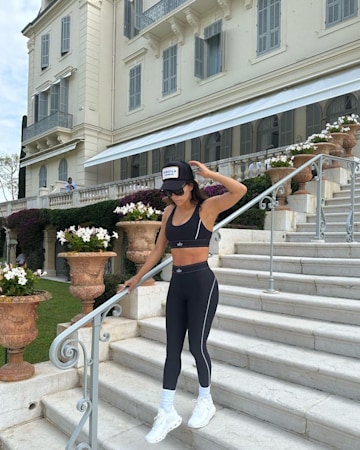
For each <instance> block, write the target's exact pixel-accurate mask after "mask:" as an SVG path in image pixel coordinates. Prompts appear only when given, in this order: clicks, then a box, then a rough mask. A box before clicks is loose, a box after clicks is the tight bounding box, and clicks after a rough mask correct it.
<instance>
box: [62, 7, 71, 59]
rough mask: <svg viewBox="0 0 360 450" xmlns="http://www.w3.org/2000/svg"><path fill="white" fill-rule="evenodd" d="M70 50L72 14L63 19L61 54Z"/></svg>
mask: <svg viewBox="0 0 360 450" xmlns="http://www.w3.org/2000/svg"><path fill="white" fill-rule="evenodd" d="M69 51H70V16H67V17H63V18H62V19H61V55H65V54H66V53H68V52H69Z"/></svg>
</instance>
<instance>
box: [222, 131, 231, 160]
mask: <svg viewBox="0 0 360 450" xmlns="http://www.w3.org/2000/svg"><path fill="white" fill-rule="evenodd" d="M231 147H232V128H227V129H226V130H223V131H222V133H221V155H220V158H221V159H224V158H230V156H231Z"/></svg>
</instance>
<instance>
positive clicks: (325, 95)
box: [84, 68, 360, 167]
mask: <svg viewBox="0 0 360 450" xmlns="http://www.w3.org/2000/svg"><path fill="white" fill-rule="evenodd" d="M359 89H360V68H355V69H350V70H348V71H346V72H341V73H337V74H334V75H331V76H327V77H323V78H321V79H318V80H315V81H311V82H308V83H304V84H301V85H298V86H295V87H291V88H289V89H284V90H283V91H281V92H277V93H275V94H271V95H268V96H266V97H262V98H259V99H256V100H252V101H249V102H247V103H243V104H240V105H238V106H235V107H233V108H229V109H227V110H225V111H221V112H217V113H214V114H209V115H207V116H204V117H201V118H199V119H195V120H192V121H191V122H187V123H183V124H181V125H177V126H174V127H170V128H167V129H164V130H161V131H156V132H154V133H151V134H149V135H146V136H142V137H140V138H135V139H133V140H131V141H127V142H123V143H120V144H116V145H114V146H112V147H109V148H108V149H107V150H104V151H103V152H101V153H99V154H98V155H96V156H93V157H92V158H90V159H88V160H87V161H85V164H84V166H85V167H91V166H95V165H97V164H103V163H106V162H109V161H114V160H116V159H119V158H124V157H127V156H131V155H134V154H138V153H143V152H147V151H150V150H154V149H156V148H159V147H164V146H167V145H171V144H176V143H177V142H182V141H186V140H189V139H193V138H196V137H199V136H203V135H206V134H210V133H214V132H216V131H221V130H224V129H227V128H231V127H235V126H237V125H241V124H243V123H247V122H251V121H253V120H257V119H262V118H264V117H269V116H272V115H274V114H278V113H281V112H284V111H289V110H292V109H295V108H300V107H302V106H306V105H310V104H312V103H316V102H319V101H322V100H327V99H329V98H334V97H337V96H339V95H344V94H347V93H350V92H354V91H357V90H359Z"/></svg>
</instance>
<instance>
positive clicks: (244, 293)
mask: <svg viewBox="0 0 360 450" xmlns="http://www.w3.org/2000/svg"><path fill="white" fill-rule="evenodd" d="M219 293H220V295H219V302H220V303H221V304H223V305H228V306H235V307H240V308H247V309H254V310H259V311H267V312H273V313H279V314H287V315H290V316H297V317H304V318H307V319H318V320H326V321H328V322H337V323H344V324H348V325H360V302H359V301H357V300H354V299H341V298H338V297H323V296H320V295H304V294H299V293H289V292H276V293H269V292H267V291H266V290H263V289H255V288H247V287H243V286H241V287H240V286H228V285H222V284H221V285H220V286H219Z"/></svg>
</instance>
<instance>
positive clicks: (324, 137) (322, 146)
mask: <svg viewBox="0 0 360 450" xmlns="http://www.w3.org/2000/svg"><path fill="white" fill-rule="evenodd" d="M332 140H333V137H332V136H331V134H330V133H329V132H328V131H326V130H323V131H322V132H321V133H315V134H312V135H310V136H309V137H308V138H307V139H306V142H307V143H310V144H314V147H315V152H314V153H315V154H320V155H321V154H323V155H329V154H330V150H331V149H334V148H335V147H336V145H335V144H334V143H333V142H332Z"/></svg>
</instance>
